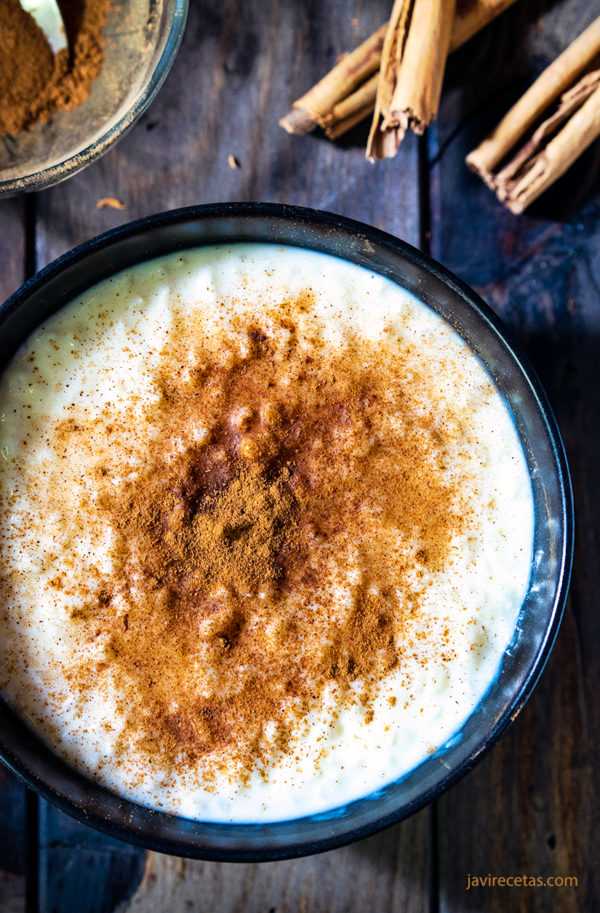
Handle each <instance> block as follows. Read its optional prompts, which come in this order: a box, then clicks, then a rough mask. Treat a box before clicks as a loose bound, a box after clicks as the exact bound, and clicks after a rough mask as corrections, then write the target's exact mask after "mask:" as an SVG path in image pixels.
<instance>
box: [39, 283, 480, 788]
mask: <svg viewBox="0 0 600 913" xmlns="http://www.w3.org/2000/svg"><path fill="white" fill-rule="evenodd" d="M311 306H312V302H311V295H310V293H309V292H306V293H305V294H304V295H302V296H301V297H300V298H299V299H298V300H292V301H285V302H282V303H281V305H280V306H279V308H278V309H277V310H276V311H274V312H272V313H271V314H270V315H269V316H270V322H271V324H272V325H271V327H269V326H267V325H265V326H261V325H259V324H256V323H253V324H252V325H251V326H249V327H247V328H243V327H238V332H240V331H241V332H242V334H243V335H244V336H245V342H246V346H245V349H246V351H245V353H244V356H243V357H240V355H239V353H237V354H236V349H235V348H231V349H229V350H228V349H227V348H224V349H221V350H220V351H219V352H218V354H216V355H213V354H212V353H211V352H210V351H209V349H208V345H207V343H208V341H205V342H204V345H205V346H207V350H206V351H203V352H202V353H201V354H200V353H199V352H198V353H197V356H196V357H197V358H198V359H199V360H201V361H202V366H201V367H199V368H197V369H196V370H195V371H193V372H192V373H191V374H190V373H189V372H182V373H183V376H182V374H180V376H177V375H176V374H175V375H172V374H171V373H170V370H169V371H167V372H165V373H164V374H162V375H161V377H160V378H159V381H158V386H159V388H160V390H161V397H160V401H159V402H158V403H157V404H156V405H154V406H153V407H152V408H151V409H150V410H149V411H148V413H147V415H146V417H145V422H146V423H147V424H148V427H149V428H150V429H152V431H151V438H152V446H151V450H150V453H149V457H148V461H147V463H145V465H144V466H143V467H142V468H141V469H140V471H138V472H136V473H135V477H134V478H132V479H130V480H129V479H127V478H126V476H127V469H126V467H122V466H120V465H119V458H118V456H117V457H114V456H113V457H112V458H111V460H110V463H109V464H108V465H107V464H106V463H104V462H103V463H102V465H100V466H98V467H97V479H96V484H97V486H98V490H99V491H100V493H101V494H100V499H99V504H100V510H101V512H103V513H104V514H105V515H106V517H107V521H108V523H109V524H110V525H111V527H112V528H113V529H114V530H115V532H116V542H115V547H114V558H115V567H114V570H113V572H111V574H110V576H109V577H107V578H106V579H101V580H100V581H99V582H98V595H97V598H96V600H95V601H91V602H87V603H86V605H85V608H84V609H80V608H77V609H76V610H75V612H74V615H73V623H74V624H75V625H78V626H79V625H86V626H87V627H88V629H89V636H96V637H98V636H100V634H104V635H106V636H107V638H108V640H107V651H106V653H107V660H103V663H104V662H105V661H108V662H109V663H110V665H111V668H112V669H113V670H115V669H119V670H120V672H119V685H120V691H121V695H122V704H121V712H124V713H126V714H127V715H128V716H129V718H130V727H129V728H130V732H131V733H133V732H135V733H136V737H138V738H139V739H141V740H142V743H143V746H144V749H145V750H146V751H148V752H151V753H153V754H156V753H158V754H161V755H163V756H164V760H165V762H168V763H170V764H173V765H180V764H182V763H184V764H186V763H195V762H196V761H197V759H198V757H199V756H204V757H206V758H207V759H208V760H209V762H210V763H209V765H208V769H210V771H211V772H212V773H213V774H214V773H215V772H217V771H218V772H219V774H220V775H223V774H224V773H225V772H226V771H229V772H230V773H231V771H232V770H233V771H234V772H235V776H239V775H240V771H242V772H244V773H248V772H250V771H252V770H253V768H254V767H255V766H256V765H258V766H259V767H261V766H263V765H265V764H267V762H268V757H269V754H270V753H271V752H272V751H273V745H274V744H275V746H276V748H277V750H278V751H285V750H287V749H288V747H290V731H291V730H292V729H294V730H295V729H297V727H298V725H299V723H300V722H301V720H302V718H304V717H305V716H306V715H307V713H308V712H309V711H310V710H311V709H312V708H313V707H315V706H318V705H319V702H320V700H321V695H322V692H323V691H324V689H328V688H333V689H334V690H335V691H336V692H337V693H338V696H339V699H340V701H342V702H346V701H348V700H353V701H359V702H360V703H361V704H362V705H363V707H364V708H365V714H366V717H365V718H366V719H368V714H369V708H370V706H371V703H372V701H373V699H374V698H375V696H376V695H377V693H378V684H379V682H380V681H381V679H382V677H384V676H385V675H386V673H387V672H389V671H390V670H391V669H393V668H394V667H395V666H396V665H397V664H398V662H399V661H400V659H401V656H402V651H403V650H405V649H408V648H409V646H410V636H411V635H410V627H411V625H410V618H411V614H412V613H418V610H419V592H420V588H419V583H418V579H419V574H420V573H421V574H422V573H423V572H424V571H425V570H426V569H429V570H430V571H431V570H440V569H442V568H443V566H444V563H445V560H446V558H447V556H448V550H449V548H450V545H451V542H452V540H453V537H455V536H456V533H457V531H459V530H460V529H461V528H462V525H463V523H464V521H465V512H464V510H463V508H462V506H461V500H460V496H459V493H458V491H456V490H455V488H454V487H453V486H452V484H451V483H450V482H449V481H448V478H447V474H446V473H445V472H444V470H443V467H442V466H441V465H440V462H443V454H444V446H445V439H446V437H447V436H448V435H449V434H452V433H453V431H452V429H451V428H445V427H444V426H443V425H440V420H439V416H437V415H436V414H435V413H432V412H431V411H430V410H428V409H427V405H426V404H424V403H422V402H421V401H418V403H413V402H411V398H410V397H408V396H407V395H406V392H405V390H404V381H403V377H402V373H403V366H404V359H403V357H402V355H401V354H400V355H397V356H396V358H395V359H394V357H393V355H392V354H391V353H390V352H385V361H386V363H385V365H384V364H383V362H382V353H381V352H380V351H378V349H377V347H375V346H368V345H364V343H363V344H362V345H361V347H360V349H359V347H358V345H350V346H348V348H347V349H346V350H345V351H344V352H343V354H342V355H331V354H329V353H328V352H327V351H326V348H325V345H324V343H323V341H322V340H320V339H319V338H318V336H316V337H315V338H314V339H312V340H311V347H310V351H311V353H312V354H311V355H306V354H305V346H304V345H301V344H300V343H299V341H298V338H297V326H296V314H297V312H298V311H299V310H302V309H304V310H306V309H307V308H308V309H310V307H311ZM170 345H171V346H172V345H173V343H172V341H171V343H170ZM196 345H197V346H198V345H199V346H200V347H201V348H202V345H203V344H202V341H201V340H200V339H196ZM169 361H170V359H169ZM390 411H391V412H400V413H401V414H402V416H403V422H402V427H401V428H400V429H398V431H396V432H394V431H393V430H392V429H386V428H385V422H383V421H382V415H383V414H386V413H388V412H390ZM198 428H201V429H202V432H201V436H200V440H198V441H195V440H194V436H195V431H196V430H197V429H198ZM90 431H91V434H92V436H93V438H95V437H96V435H97V429H96V426H95V425H94V426H92V428H91V429H90V430H89V431H88V429H87V428H86V427H85V425H82V424H80V423H78V424H77V426H73V425H71V424H70V423H69V422H67V423H65V424H63V425H62V426H61V427H60V431H59V435H58V441H59V442H58V443H57V444H56V445H55V446H57V448H60V447H61V446H63V445H64V446H66V447H68V448H70V447H72V446H77V447H79V448H81V447H85V446H86V444H85V439H86V436H87V435H88V434H89V433H90ZM114 432H115V429H114V428H113V430H112V433H113V434H114ZM73 438H74V439H75V440H73ZM174 441H177V442H179V444H178V447H177V452H175V453H173V442H174ZM90 446H92V447H93V443H91V445H90ZM115 474H116V475H117V476H118V477H120V478H124V479H125V481H124V483H123V484H120V485H118V486H115V485H114V484H113V478H114V476H115ZM398 534H400V535H401V536H403V537H405V538H406V539H407V541H408V543H409V546H408V548H407V549H406V550H405V551H404V552H402V551H401V552H400V553H399V552H398V546H397V537H398ZM357 547H358V548H359V550H360V553H361V554H360V563H359V568H358V573H357V575H356V581H355V583H354V584H353V586H352V589H351V599H350V603H349V605H347V606H343V607H342V606H340V605H339V598H338V596H337V595H336V594H335V593H334V592H332V591H331V590H330V585H331V579H330V578H331V570H330V564H331V561H332V559H333V557H334V556H335V557H336V558H337V560H339V556H340V555H350V554H351V552H352V551H353V549H355V548H357ZM415 577H416V581H417V582H416V583H415ZM328 584H329V588H328ZM82 596H85V593H84V594H82ZM124 604H126V606H127V611H126V612H124V610H123V605H124ZM98 632H100V634H99V633H98ZM196 670H201V671H196ZM93 678H94V673H93V671H92V670H89V669H88V668H82V669H80V670H78V671H77V672H76V673H74V674H73V676H72V686H73V688H75V689H81V690H82V693H83V692H84V691H85V689H86V687H87V686H88V685H89V682H90V680H93ZM353 685H356V686H357V687H356V688H355V689H353V688H352V686H353ZM142 707H143V708H145V713H146V716H145V719H144V723H143V724H142V725H140V712H141V710H140V708H142ZM268 725H271V726H272V727H275V732H274V734H273V735H272V737H271V738H269V739H268V740H265V739H264V737H263V734H264V730H265V727H267V726H268ZM332 725H334V721H333V722H332ZM291 750H293V746H292V749H291ZM232 765H233V766H232Z"/></svg>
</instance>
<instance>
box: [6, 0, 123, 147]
mask: <svg viewBox="0 0 600 913" xmlns="http://www.w3.org/2000/svg"><path fill="white" fill-rule="evenodd" d="M59 6H60V9H61V12H62V15H63V19H64V22H65V27H66V30H67V37H68V43H69V49H68V50H64V51H60V52H59V53H58V54H53V53H52V50H51V48H50V45H49V43H48V40H47V38H46V36H45V35H44V33H43V32H42V30H41V29H40V28H39V27H38V26H37V25H36V23H35V21H34V20H33V18H32V17H31V16H30V14H29V13H26V12H25V11H24V10H23V9H22V7H21V4H20V2H19V0H2V2H1V3H0V136H5V135H6V134H11V135H15V134H17V133H20V131H21V130H24V129H25V128H27V127H29V126H31V125H32V124H34V123H38V122H39V123H46V122H47V121H49V120H50V118H51V117H52V116H53V115H54V114H56V113H57V111H63V110H67V109H72V108H76V107H77V106H78V105H80V104H81V103H82V102H84V101H85V100H86V98H87V97H88V95H89V94H90V90H91V87H92V84H93V82H94V80H95V79H96V78H97V76H98V75H99V74H100V71H101V69H102V63H103V60H104V39H103V29H104V25H105V23H106V19H107V16H108V12H109V8H110V3H109V0H60V2H59Z"/></svg>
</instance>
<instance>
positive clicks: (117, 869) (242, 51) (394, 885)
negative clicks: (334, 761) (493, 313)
mask: <svg viewBox="0 0 600 913" xmlns="http://www.w3.org/2000/svg"><path fill="white" fill-rule="evenodd" d="M388 7H389V3H388V2H387V0H376V2H375V0H372V2H367V0H353V2H348V3H346V2H342V0H328V2H327V3H322V2H317V0H310V2H306V3H302V4H296V3H284V4H281V3H279V2H277V0H267V2H265V0H251V2H248V3H242V2H241V0H227V2H225V3H220V2H217V0H204V2H194V3H192V4H191V9H190V19H189V25H188V29H187V33H186V36H185V39H184V43H183V46H182V49H181V52H180V55H179V57H178V59H177V61H176V63H175V66H174V69H173V71H172V73H171V75H170V76H169V78H168V80H167V83H166V84H165V86H164V87H163V89H162V91H161V93H160V95H159V96H158V98H157V99H156V101H155V103H154V104H153V105H152V107H151V109H150V110H149V112H148V113H147V114H146V115H145V116H144V118H143V119H142V120H141V122H140V123H139V124H138V125H137V126H136V127H135V128H134V130H133V131H132V132H131V133H130V134H129V135H128V136H127V137H126V138H125V139H124V140H123V141H122V142H121V143H120V144H119V145H118V146H117V147H116V148H115V149H114V150H112V151H111V152H110V153H109V154H108V155H106V156H105V157H104V158H103V159H102V160H100V161H99V162H97V163H95V164H94V165H93V166H91V167H90V168H88V169H87V170H86V171H85V172H84V173H82V174H81V175H79V176H77V177H75V178H74V179H72V180H71V181H69V182H68V183H66V184H63V185H60V186H59V187H56V188H54V189H52V190H49V191H46V192H44V193H43V194H40V196H39V198H38V222H37V235H36V238H37V256H38V260H39V264H40V265H43V264H44V263H46V262H48V261H49V260H51V259H53V258H54V257H56V256H58V255H59V254H61V253H63V252H64V251H65V250H67V249H69V248H70V247H72V246H74V245H75V244H77V243H79V242H81V241H84V240H86V239H87V238H90V237H92V236H93V235H95V234H98V233H99V232H101V231H103V230H105V229H108V228H110V227H112V226H114V225H118V224H121V223H123V222H125V221H128V220H130V219H134V218H137V217H139V216H143V215H147V214H148V213H151V212H157V211H160V210H165V209H168V208H172V207H178V206H184V205H189V204H192V203H203V202H212V201H226V200H271V201H283V202H288V203H296V204H300V205H307V206H312V207H316V208H322V209H328V210H333V211H335V212H339V213H342V214H344V215H346V216H350V217H354V218H357V219H362V220H363V221H366V222H371V223H372V224H376V225H378V226H380V227H382V228H385V229H387V230H388V231H392V232H394V233H396V234H398V235H400V236H402V237H404V238H405V239H406V240H408V241H410V242H412V243H413V244H418V242H419V199H418V163H417V144H416V142H415V141H414V140H413V139H410V140H408V141H407V143H406V144H405V146H404V147H403V149H402V153H401V155H400V156H399V157H398V159H396V160H395V161H394V162H389V163H383V164H381V165H380V166H378V167H377V168H375V167H373V166H372V165H370V164H369V163H368V162H366V161H365V158H364V151H363V147H362V146H360V145H356V146H352V144H350V145H348V146H347V147H346V148H341V147H336V146H333V145H331V144H330V143H328V142H326V141H324V140H321V139H318V138H317V137H304V138H300V139H299V138H295V137H290V136H288V135H287V134H286V133H285V132H284V131H283V130H282V129H281V128H280V127H279V126H278V124H277V120H278V118H279V117H280V116H281V115H283V114H284V113H285V112H286V111H287V109H288V107H289V104H290V102H291V101H292V99H294V98H296V97H297V96H298V95H300V94H302V92H303V91H304V90H305V89H306V88H308V86H309V85H310V84H311V83H312V82H314V81H315V80H316V79H318V78H319V77H320V76H321V75H322V74H323V73H324V72H325V71H326V70H327V69H328V68H329V67H330V66H331V65H332V64H333V62H334V60H335V58H336V56H337V55H338V54H339V53H341V52H342V51H344V50H347V49H348V48H351V47H352V46H354V45H355V44H356V43H358V42H359V41H360V40H361V39H362V38H363V37H365V36H366V35H367V34H368V33H369V32H370V31H372V30H373V29H375V28H376V27H377V26H378V25H379V24H380V23H381V22H382V21H383V20H384V19H385V17H386V15H387V14H388ZM230 154H231V155H233V156H235V157H236V159H237V160H238V161H239V163H240V168H239V169H232V168H231V167H230V165H229V164H228V155H230ZM103 197H116V198H117V199H119V200H121V201H122V202H123V203H124V204H125V205H126V207H127V208H126V209H125V210H123V211H117V210H112V209H102V210H98V209H97V208H96V203H97V201H98V200H99V199H101V198H103ZM429 831H430V825H429V812H428V811H425V812H423V813H421V814H420V815H418V816H416V817H415V818H413V819H411V820H410V821H407V822H405V823H404V824H402V825H400V826H398V827H397V828H394V829H392V830H390V831H388V832H387V833H386V834H384V835H381V836H378V837H375V838H373V839H372V840H370V841H366V842H364V843H362V844H360V845H359V846H356V847H352V848H347V849H344V850H339V851H333V852H332V853H328V854H326V855H324V856H320V857H314V858H312V859H304V860H295V861H290V862H280V863H272V864H269V865H220V864H215V863H198V862H187V863H186V862H183V861H179V860H174V859H169V858H167V857H163V856H158V855H155V854H149V856H148V860H147V865H146V869H145V873H144V877H143V880H142V881H141V884H140V885H139V888H138V890H137V892H136V894H135V896H134V898H133V899H132V900H131V902H130V903H126V904H125V905H124V907H125V908H127V909H129V908H131V909H135V910H143V911H144V913H159V911H160V913H163V911H164V910H167V909H168V910H169V911H171V910H173V911H175V910H182V911H183V910H186V911H187V910H198V911H200V910H207V911H208V910H211V911H212V910H218V911H219V913H221V911H228V910H239V911H244V913H246V911H247V913H251V911H253V910H256V911H261V913H262V911H264V913H267V911H268V910H269V909H276V910H277V911H278V913H283V911H286V910H287V911H290V913H292V911H294V913H296V911H298V910H303V909H305V910H310V911H311V913H313V911H314V913H318V911H323V913H325V911H340V913H341V911H348V913H352V911H355V913H363V911H364V910H367V909H379V910H382V911H386V910H388V911H392V910H394V911H395V910H400V909H402V910H405V911H406V913H424V911H426V910H428V909H429V865H430V857H429V844H430V840H429ZM41 841H42V843H41V868H40V896H41V899H42V910H43V911H45V913H50V911H53V913H54V911H55V913H62V911H65V913H71V910H72V909H74V904H75V905H76V907H77V909H78V913H88V911H92V910H93V911H94V913H100V911H104V910H106V911H108V910H109V909H111V904H112V903H114V902H115V901H116V899H117V894H119V891H122V887H123V879H124V877H125V875H126V873H127V872H128V871H130V866H132V868H133V874H132V875H131V882H130V886H133V887H135V886H136V884H137V880H138V873H137V869H136V868H135V865H134V864H133V863H132V862H131V860H130V858H129V856H128V852H129V851H128V850H127V848H125V847H124V848H123V853H124V855H123V857H121V858H119V857H117V855H115V853H116V851H114V848H112V847H111V849H110V850H107V849H106V847H105V844H104V843H102V842H99V841H98V839H96V838H92V836H91V835H90V832H89V829H86V828H84V827H83V826H80V825H77V824H75V823H73V822H70V821H68V820H67V819H65V816H63V815H61V814H60V813H58V812H56V811H54V810H51V809H49V808H46V807H43V811H42V819H41ZM107 853H108V855H107ZM102 879H109V880H110V882H111V883H112V884H113V885H114V883H115V879H116V880H117V881H118V880H120V884H121V888H119V889H118V890H115V891H113V893H112V894H110V892H109V888H108V887H107V889H106V890H104V886H103V884H101V882H102ZM103 891H104V893H103ZM70 892H71V893H70ZM121 896H122V894H121Z"/></svg>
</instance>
